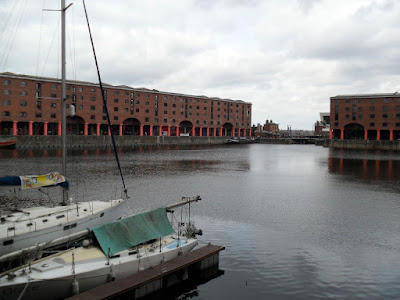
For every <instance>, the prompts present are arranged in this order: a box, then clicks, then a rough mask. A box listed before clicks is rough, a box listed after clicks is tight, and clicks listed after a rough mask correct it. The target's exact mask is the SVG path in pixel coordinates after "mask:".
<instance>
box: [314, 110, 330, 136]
mask: <svg viewBox="0 0 400 300" xmlns="http://www.w3.org/2000/svg"><path fill="white" fill-rule="evenodd" d="M319 116H320V120H317V121H316V122H315V124H314V127H315V129H314V134H315V135H316V136H321V137H326V138H328V137H329V133H330V113H329V112H321V113H319Z"/></svg>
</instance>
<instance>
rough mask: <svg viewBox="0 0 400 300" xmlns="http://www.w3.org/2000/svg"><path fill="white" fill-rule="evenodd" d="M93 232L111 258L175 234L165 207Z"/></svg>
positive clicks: (124, 219) (115, 222)
mask: <svg viewBox="0 0 400 300" xmlns="http://www.w3.org/2000/svg"><path fill="white" fill-rule="evenodd" d="M92 231H93V232H94V235H95V236H96V239H97V241H98V242H99V244H100V247H101V249H102V250H103V252H104V253H105V254H106V255H107V254H109V255H110V256H111V255H114V254H115V253H118V252H120V251H122V250H125V249H129V248H131V247H134V246H136V245H139V244H140V243H143V242H147V241H149V240H151V239H156V238H159V237H162V236H166V235H169V234H171V233H174V230H173V229H172V226H171V223H170V222H169V220H168V217H167V212H166V210H165V207H164V208H158V209H155V210H152V211H148V212H145V213H141V214H138V215H135V216H131V217H127V218H123V219H121V220H117V221H114V222H111V223H107V224H103V225H100V226H97V227H94V228H92ZM109 248H110V252H108V249H109Z"/></svg>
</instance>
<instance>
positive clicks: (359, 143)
mask: <svg viewBox="0 0 400 300" xmlns="http://www.w3.org/2000/svg"><path fill="white" fill-rule="evenodd" d="M322 146H324V147H329V148H334V149H356V150H391V151H400V141H370V140H367V141H365V140H329V139H326V140H324V141H323V143H322Z"/></svg>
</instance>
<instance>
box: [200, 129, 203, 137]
mask: <svg viewBox="0 0 400 300" xmlns="http://www.w3.org/2000/svg"><path fill="white" fill-rule="evenodd" d="M200 136H203V127H200Z"/></svg>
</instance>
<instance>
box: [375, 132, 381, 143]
mask: <svg viewBox="0 0 400 300" xmlns="http://www.w3.org/2000/svg"><path fill="white" fill-rule="evenodd" d="M376 140H377V141H380V140H381V131H380V130H377V131H376Z"/></svg>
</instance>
